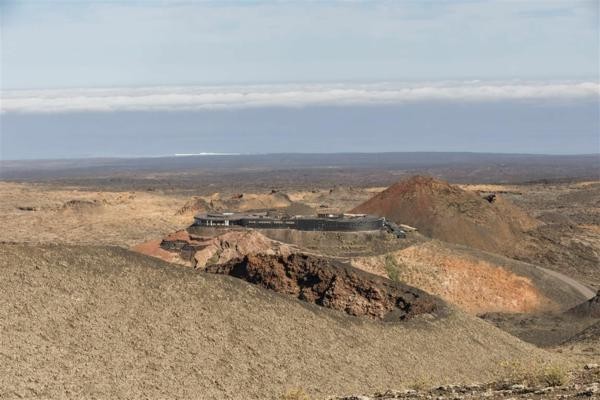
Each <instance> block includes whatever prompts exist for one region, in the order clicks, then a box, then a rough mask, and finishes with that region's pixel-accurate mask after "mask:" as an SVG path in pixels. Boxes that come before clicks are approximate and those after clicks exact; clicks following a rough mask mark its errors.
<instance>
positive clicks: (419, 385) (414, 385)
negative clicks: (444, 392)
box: [407, 376, 433, 391]
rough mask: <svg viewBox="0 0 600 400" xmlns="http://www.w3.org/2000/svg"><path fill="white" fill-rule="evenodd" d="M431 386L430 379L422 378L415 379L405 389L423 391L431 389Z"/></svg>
mask: <svg viewBox="0 0 600 400" xmlns="http://www.w3.org/2000/svg"><path fill="white" fill-rule="evenodd" d="M432 386H433V384H432V380H431V378H430V377H427V376H423V377H420V378H419V379H417V380H416V381H414V382H411V383H410V384H409V385H407V387H408V388H409V389H412V390H418V391H423V390H427V389H429V388H431V387H432Z"/></svg>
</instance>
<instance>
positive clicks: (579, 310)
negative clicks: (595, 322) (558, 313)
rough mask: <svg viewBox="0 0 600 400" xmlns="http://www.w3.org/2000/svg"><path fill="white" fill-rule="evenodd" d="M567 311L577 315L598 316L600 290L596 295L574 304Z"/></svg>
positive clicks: (599, 310)
mask: <svg viewBox="0 0 600 400" xmlns="http://www.w3.org/2000/svg"><path fill="white" fill-rule="evenodd" d="M567 313H568V314H571V315H575V316H578V317H587V318H600V290H599V291H598V293H597V294H596V296H594V297H592V298H591V299H589V300H587V301H584V302H583V303H581V304H578V305H576V306H575V307H573V308H571V309H570V310H568V311H567Z"/></svg>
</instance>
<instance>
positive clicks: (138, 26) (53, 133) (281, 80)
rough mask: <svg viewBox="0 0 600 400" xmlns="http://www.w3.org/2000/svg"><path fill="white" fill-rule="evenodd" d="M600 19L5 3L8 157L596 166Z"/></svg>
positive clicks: (489, 0)
mask: <svg viewBox="0 0 600 400" xmlns="http://www.w3.org/2000/svg"><path fill="white" fill-rule="evenodd" d="M598 8H599V2H597V1H595V0H593V1H577V0H564V1H552V0H531V1H494V0H464V1H461V0H458V1H456V0H455V1H449V0H448V1H443V0H438V1H427V0H424V1H408V0H407V1H368V2H367V1H364V2H363V1H344V2H341V1H340V2H334V1H320V2H316V1H311V2H309V1H296V2H282V1H271V2H267V1H220V2H200V1H129V2H125V1H123V2H119V1H95V2H86V1H71V2H60V1H11V0H3V1H0V13H1V15H0V23H1V31H0V33H1V37H0V44H1V46H0V56H1V61H0V89H1V104H0V129H1V130H0V157H1V158H2V159H20V158H25V159H26V158H60V157H95V156H133V155H135V156H144V155H146V156H150V155H152V156H155V155H169V154H174V153H200V152H313V151H319V152H338V151H361V150H364V151H498V152H515V153H524V152H527V153H552V154H562V153H565V154H566V153H569V154H571V153H596V152H600V142H599V141H600V138H599V131H600V122H599V119H600V117H599V111H598V106H599V95H600V88H599V73H600V72H599V48H600V44H599V40H600V32H599V25H600V24H599V11H598ZM150 121H151V122H150ZM120 138H123V140H120ZM60 143H62V146H61V145H60ZM315 143H320V145H315Z"/></svg>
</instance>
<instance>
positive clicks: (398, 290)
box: [205, 254, 446, 321]
mask: <svg viewBox="0 0 600 400" xmlns="http://www.w3.org/2000/svg"><path fill="white" fill-rule="evenodd" d="M205 271H206V272H210V273H215V274H224V275H230V276H234V277H236V278H239V279H243V280H245V281H247V282H250V283H252V284H255V285H259V286H262V287H264V288H266V289H270V290H273V291H275V292H278V293H284V294H288V295H292V296H294V297H296V298H298V299H300V300H302V301H306V302H308V303H313V304H317V305H320V306H322V307H326V308H332V309H334V310H340V311H344V312H345V313H347V314H350V315H353V316H367V317H370V318H374V319H380V320H386V321H395V320H404V319H409V318H412V317H414V316H417V315H420V314H434V313H435V314H438V315H440V314H441V315H444V314H445V313H446V310H445V306H444V305H443V304H442V302H441V301H440V300H439V299H436V298H435V297H433V296H431V295H429V294H427V293H425V292H423V291H421V290H419V289H416V288H412V287H410V286H407V285H404V284H401V283H397V282H392V281H389V280H387V279H382V278H380V277H378V276H375V275H371V274H367V273H365V272H363V271H360V270H357V269H354V268H352V267H350V266H347V265H344V264H341V263H339V262H335V261H332V260H327V259H324V258H318V257H315V256H310V255H302V254H292V255H289V256H287V257H283V256H274V255H263V254H260V255H259V254H251V255H248V256H246V257H244V258H243V259H241V260H232V261H230V262H228V263H226V264H219V265H210V266H207V267H206V269H205Z"/></svg>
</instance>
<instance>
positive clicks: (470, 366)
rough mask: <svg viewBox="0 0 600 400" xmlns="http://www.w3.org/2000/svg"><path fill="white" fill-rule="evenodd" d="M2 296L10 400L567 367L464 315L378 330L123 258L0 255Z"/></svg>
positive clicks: (0, 385)
mask: <svg viewBox="0 0 600 400" xmlns="http://www.w3.org/2000/svg"><path fill="white" fill-rule="evenodd" d="M0 286H1V287H2V291H0V326H2V334H1V335H0V342H1V348H2V352H3V357H2V362H1V363H0V397H2V398H5V397H6V398H13V397H27V398H53V399H59V398H92V397H95V398H128V399H129V398H139V397H144V398H197V397H198V396H199V395H200V394H201V397H202V398H206V399H212V398H218V399H265V398H266V399H268V398H278V397H279V396H280V395H281V394H282V393H283V392H284V391H286V390H287V389H289V388H294V387H302V388H303V389H304V390H306V391H307V392H308V393H309V394H311V395H315V396H324V395H331V394H340V395H342V394H349V393H353V392H355V393H356V392H365V391H375V390H380V389H381V388H386V387H401V386H402V385H405V384H410V383H411V382H416V381H422V380H423V379H427V380H430V381H434V382H439V383H443V382H447V383H450V382H459V381H466V382H472V381H479V382H481V381H484V380H487V379H493V378H497V377H498V375H499V374H501V373H502V370H501V368H499V365H500V363H501V362H502V361H503V360H508V359H513V360H521V361H523V362H527V363H529V362H530V360H531V359H548V358H550V357H556V356H550V355H549V354H548V353H546V352H544V351H541V350H538V349H536V348H534V347H532V346H530V345H527V344H525V343H523V342H521V341H519V340H518V339H516V338H514V337H512V336H510V335H508V334H507V333H504V332H502V331H500V330H499V329H497V328H495V327H493V326H491V325H490V324H488V323H486V322H484V321H482V320H479V319H477V318H474V317H471V316H468V315H465V314H463V313H461V312H458V311H451V312H450V313H449V314H448V315H447V316H444V317H440V318H434V317H431V316H429V317H426V314H424V315H422V316H417V317H415V318H413V319H410V320H408V321H402V322H390V323H384V322H380V321H373V320H370V319H368V318H362V317H353V316H349V315H347V314H345V313H343V312H339V311H336V310H330V309H327V308H324V307H320V306H317V305H313V304H309V303H306V302H301V301H298V300H297V299H294V298H291V297H288V296H285V295H279V294H276V293H273V292H270V291H268V290H265V289H262V288H260V287H258V286H255V285H251V284H248V283H246V282H244V281H242V280H240V279H236V278H232V277H228V276H221V275H214V274H207V273H199V272H197V271H194V270H192V269H189V268H180V267H176V266H173V265H172V264H168V263H165V262H163V261H161V260H158V259H155V258H151V257H146V256H143V255H140V254H136V253H133V252H130V251H127V250H124V249H121V248H115V247H99V246H59V245H38V246H31V245H22V244H0ZM298 360H302V362H298Z"/></svg>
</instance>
